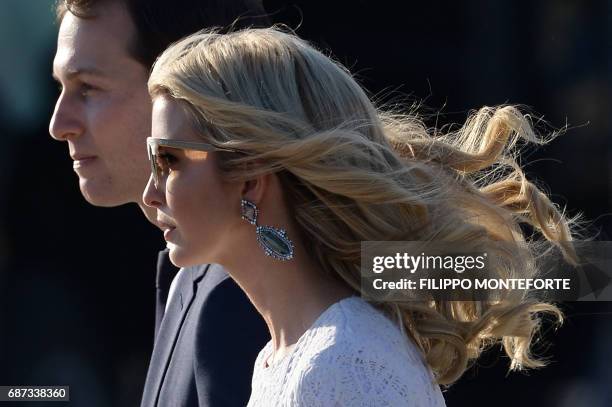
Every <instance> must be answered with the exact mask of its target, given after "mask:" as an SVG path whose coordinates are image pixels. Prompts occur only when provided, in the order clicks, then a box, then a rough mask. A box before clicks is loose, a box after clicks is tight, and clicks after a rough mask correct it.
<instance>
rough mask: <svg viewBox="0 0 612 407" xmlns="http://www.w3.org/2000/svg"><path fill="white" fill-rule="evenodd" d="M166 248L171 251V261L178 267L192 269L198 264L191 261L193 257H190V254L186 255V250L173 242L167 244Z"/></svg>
mask: <svg viewBox="0 0 612 407" xmlns="http://www.w3.org/2000/svg"><path fill="white" fill-rule="evenodd" d="M166 247H167V248H168V249H169V250H170V253H169V255H170V261H171V262H172V264H174V265H175V266H176V267H190V266H195V265H197V264H198V263H197V262H196V261H194V260H191V259H192V258H193V256H189V253H186V251H185V249H184V248H182V247H180V246H178V245H176V244H174V243H172V242H167V243H166Z"/></svg>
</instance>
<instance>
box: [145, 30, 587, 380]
mask: <svg viewBox="0 0 612 407" xmlns="http://www.w3.org/2000/svg"><path fill="white" fill-rule="evenodd" d="M149 91H150V93H151V95H152V96H153V97H156V96H159V95H166V96H169V97H172V98H175V99H177V100H179V101H183V102H184V105H185V106H186V108H187V110H188V111H189V112H190V115H191V117H192V118H193V120H194V126H196V128H199V129H200V130H201V133H202V136H203V137H205V138H206V139H207V140H208V141H209V142H210V143H212V144H214V145H215V146H217V147H222V148H223V147H225V148H232V149H237V150H239V151H242V152H245V153H246V154H244V155H236V154H231V153H219V154H220V157H221V160H220V161H221V164H220V165H221V168H222V169H223V170H224V174H226V176H227V177H228V178H230V179H233V180H238V179H241V180H246V179H249V178H251V177H254V176H257V175H260V174H265V173H277V174H278V176H279V177H280V179H281V182H282V185H283V188H284V192H285V195H286V199H287V203H288V206H289V208H293V211H292V216H293V218H294V220H295V222H296V224H297V225H298V227H299V229H300V231H301V233H302V235H303V237H304V241H305V242H306V244H307V245H308V247H307V249H308V253H312V256H313V257H314V258H315V259H316V261H317V262H318V264H319V265H320V267H321V269H322V270H324V271H325V272H328V273H331V274H332V275H337V276H338V277H339V278H341V279H342V280H343V281H344V282H345V283H346V284H347V285H349V286H350V287H352V288H353V289H354V290H355V291H356V292H361V289H360V259H361V258H360V255H361V242H362V241H390V240H398V241H400V240H411V241H415V240H420V241H443V242H448V243H452V242H460V243H461V244H462V245H463V247H466V245H467V246H468V247H473V248H478V249H482V248H484V249H486V250H487V251H489V252H492V253H499V254H500V257H499V258H503V259H504V260H507V262H505V263H503V262H500V263H499V264H498V268H497V269H496V273H498V275H499V276H508V275H513V276H528V275H532V274H535V273H537V269H536V268H535V267H534V266H533V264H535V260H536V258H537V253H538V251H537V248H538V247H541V246H542V244H545V245H546V246H547V247H549V248H552V247H558V249H560V251H561V253H562V254H563V256H564V257H565V258H566V260H567V261H569V262H571V263H575V262H576V261H577V259H576V254H575V252H574V250H573V246H572V243H571V241H572V234H573V230H572V229H573V227H574V224H576V222H577V221H578V219H579V216H576V217H574V218H572V219H568V218H566V216H565V215H564V214H563V212H562V211H561V210H560V209H559V208H558V207H557V206H556V205H555V204H554V203H553V202H551V200H550V199H549V198H548V197H547V196H546V194H545V193H543V192H542V191H541V190H540V189H539V188H537V187H536V186H535V185H534V184H533V183H531V182H530V181H528V180H527V179H526V177H525V174H524V172H523V171H522V170H521V168H520V166H519V165H518V162H517V151H518V149H517V142H518V141H520V140H523V141H530V142H535V143H539V144H542V143H544V142H546V141H548V140H542V139H539V138H538V137H537V136H536V134H535V133H534V131H533V127H532V125H531V124H530V119H529V117H528V116H527V115H524V114H522V113H521V112H520V111H519V109H518V108H517V107H515V106H497V107H483V108H481V109H479V110H478V111H475V112H472V113H471V114H470V115H469V118H468V120H467V121H466V123H465V124H464V125H463V126H462V127H461V128H459V129H458V130H456V131H449V132H448V133H446V134H439V133H435V134H434V133H433V132H431V131H430V130H428V129H427V127H426V126H425V125H424V124H423V122H422V120H420V119H419V117H418V116H417V115H415V114H412V113H398V112H389V111H385V110H384V109H382V108H376V107H375V106H374V105H373V103H372V102H371V101H370V100H369V99H368V97H367V95H366V93H365V92H364V91H363V89H362V88H361V87H360V86H359V85H358V84H357V83H356V82H355V80H354V79H353V78H352V76H351V74H350V73H349V72H348V71H347V69H346V68H344V67H343V66H342V65H340V64H339V63H337V62H335V61H333V60H332V59H331V58H329V57H327V56H325V55H324V54H322V53H321V52H319V51H317V50H316V49H315V48H313V47H312V46H311V45H309V44H308V43H307V42H305V41H303V40H301V39H299V38H297V37H296V36H294V35H292V34H290V33H286V32H284V31H283V30H281V29H279V28H272V29H249V30H242V31H237V32H234V33H230V34H225V35H221V34H219V33H215V32H211V31H208V32H200V33H197V34H194V35H192V36H189V37H187V38H185V39H183V40H181V41H180V42H178V43H176V44H175V45H173V46H172V47H170V48H169V49H168V50H166V51H165V52H164V53H163V54H162V55H161V57H160V58H159V59H158V60H157V62H156V63H155V65H154V68H153V71H152V74H151V77H150V80H149ZM245 163H251V164H255V165H244V164H245ZM247 169H248V170H247ZM524 225H530V226H531V227H532V229H533V230H534V231H538V232H540V233H541V235H543V236H544V237H545V239H535V238H534V237H533V236H527V234H526V233H525V231H524V230H523V229H522V228H521V227H522V226H524ZM499 242H512V243H519V244H523V245H525V246H526V247H527V248H528V249H529V251H528V253H529V256H528V257H527V258H525V257H524V256H523V255H521V256H519V255H518V254H517V252H510V253H508V252H503V251H502V250H501V249H500V248H499V245H498V244H499ZM490 257H491V256H490ZM508 265H510V266H508ZM375 305H377V306H379V307H380V308H382V309H384V310H385V311H386V312H387V313H388V314H389V315H390V316H391V317H394V318H397V319H398V321H399V322H400V325H401V327H402V329H403V330H404V331H405V332H407V333H408V334H409V335H410V336H411V338H412V339H413V340H414V341H415V342H416V343H417V345H418V346H419V347H420V349H421V350H422V352H423V354H424V356H425V358H426V360H427V362H428V364H429V365H430V367H431V368H432V370H433V372H434V373H435V375H436V378H437V380H438V382H439V383H440V384H450V383H452V382H454V381H456V380H457V379H458V378H459V377H460V376H461V375H462V374H463V372H464V371H465V370H466V369H467V368H468V366H469V362H470V361H473V360H475V359H476V358H477V357H478V356H479V355H480V354H481V352H482V351H483V350H484V349H485V348H487V347H488V346H490V345H492V344H495V343H498V342H501V343H502V344H503V346H504V349H505V352H506V353H507V355H508V356H509V357H510V359H511V366H510V368H511V369H521V368H534V367H540V366H544V364H545V362H544V361H543V360H541V359H537V358H536V357H535V356H533V355H532V354H531V351H530V349H531V344H532V342H533V341H534V336H535V335H536V334H537V332H538V331H539V326H540V323H541V320H542V316H543V315H544V314H550V315H552V316H553V317H555V318H556V319H557V320H558V321H559V322H561V321H562V313H561V311H560V310H559V309H558V308H557V307H556V306H555V305H554V304H550V303H546V302H542V301H539V300H537V299H536V298H533V296H531V295H530V293H528V292H523V293H520V294H518V295H517V294H509V293H508V294H507V295H505V296H504V297H503V298H501V299H494V298H491V299H486V300H480V301H441V300H431V301H422V302H415V301H411V302H401V301H387V302H381V303H378V304H375Z"/></svg>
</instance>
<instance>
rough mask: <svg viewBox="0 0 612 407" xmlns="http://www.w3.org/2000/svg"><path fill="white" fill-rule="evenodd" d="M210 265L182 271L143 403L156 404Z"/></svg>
mask: <svg viewBox="0 0 612 407" xmlns="http://www.w3.org/2000/svg"><path fill="white" fill-rule="evenodd" d="M207 268H208V267H191V268H186V269H184V270H183V272H181V274H180V275H179V280H178V281H177V287H176V291H175V293H174V295H173V296H172V299H171V300H170V304H169V306H168V311H167V313H166V315H164V318H163V319H162V322H161V325H160V327H159V332H158V334H157V338H156V340H155V345H154V347H153V355H152V357H151V362H150V363H149V371H148V373H147V379H146V382H145V389H144V394H143V399H142V404H141V405H142V407H145V406H147V407H148V406H156V405H157V399H158V397H159V392H160V390H161V386H162V383H163V379H164V376H165V374H166V371H167V369H168V365H169V363H170V358H171V356H172V351H173V349H174V346H175V344H176V341H177V339H178V335H179V332H180V330H181V326H182V325H183V321H184V320H185V316H186V315H187V311H188V310H189V307H190V306H191V303H192V302H193V299H194V297H195V292H196V284H197V282H198V281H199V280H200V279H201V278H202V276H203V275H204V273H205V271H206V269H207Z"/></svg>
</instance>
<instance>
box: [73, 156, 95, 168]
mask: <svg viewBox="0 0 612 407" xmlns="http://www.w3.org/2000/svg"><path fill="white" fill-rule="evenodd" d="M71 158H72V160H73V163H72V168H75V169H76V168H81V167H84V166H85V165H87V164H90V163H91V162H92V161H94V160H95V159H96V157H95V156H93V155H74V156H71Z"/></svg>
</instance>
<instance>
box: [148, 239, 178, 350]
mask: <svg viewBox="0 0 612 407" xmlns="http://www.w3.org/2000/svg"><path fill="white" fill-rule="evenodd" d="M168 253H169V250H168V249H164V250H162V251H160V252H159V254H158V256H157V276H156V278H155V294H156V295H155V334H154V336H153V339H154V341H153V343H155V338H157V333H158V332H159V327H160V326H161V321H162V318H163V317H164V311H165V310H166V301H167V300H168V291H169V290H170V284H171V283H172V280H173V279H174V277H175V276H176V273H178V271H179V269H178V267H176V266H175V265H174V264H172V263H171V262H170V257H169V255H168Z"/></svg>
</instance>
